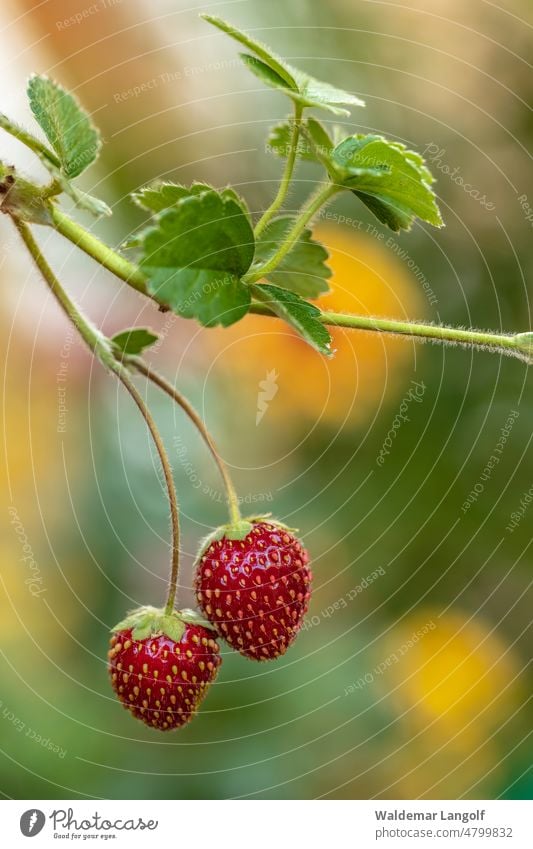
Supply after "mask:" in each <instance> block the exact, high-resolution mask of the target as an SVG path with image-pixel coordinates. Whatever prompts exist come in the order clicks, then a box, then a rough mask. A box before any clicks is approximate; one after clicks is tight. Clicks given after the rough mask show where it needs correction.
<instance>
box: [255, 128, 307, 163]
mask: <svg viewBox="0 0 533 849" xmlns="http://www.w3.org/2000/svg"><path fill="white" fill-rule="evenodd" d="M292 128H293V124H292V121H283V123H282V124H277V125H276V126H275V127H272V129H271V130H270V135H269V137H268V142H267V149H268V150H269V152H270V153H274V154H275V155H276V156H279V157H280V158H281V159H287V157H288V155H289V153H290V152H291V149H292ZM296 156H298V158H299V159H304V160H306V161H307V162H317V161H318V160H317V158H316V154H315V150H314V148H313V146H312V145H311V144H310V142H309V141H308V140H307V139H306V138H305V137H304V136H302V135H300V136H299V137H298V144H297V145H296Z"/></svg>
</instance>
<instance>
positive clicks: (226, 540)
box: [195, 517, 312, 660]
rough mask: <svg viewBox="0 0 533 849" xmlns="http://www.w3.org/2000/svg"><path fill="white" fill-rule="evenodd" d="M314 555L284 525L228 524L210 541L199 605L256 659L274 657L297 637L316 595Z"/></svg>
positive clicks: (200, 572)
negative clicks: (313, 592) (312, 567)
mask: <svg viewBox="0 0 533 849" xmlns="http://www.w3.org/2000/svg"><path fill="white" fill-rule="evenodd" d="M308 560H309V557H308V554H307V551H306V550H305V548H303V546H302V544H301V543H300V542H299V541H298V540H297V539H296V537H294V536H293V534H292V533H291V532H290V531H289V530H288V529H287V528H285V527H284V526H283V525H281V524H280V523H277V522H275V521H274V520H268V519H265V518H263V517H259V518H257V519H250V520H243V521H241V522H239V523H238V524H237V525H234V526H228V525H225V526H223V527H221V528H219V529H218V530H217V531H215V533H214V534H212V535H211V536H210V537H209V538H208V539H207V540H206V542H205V543H204V545H203V547H202V553H201V554H200V555H199V560H198V567H197V573H196V579H195V585H196V596H197V599H198V604H199V605H200V608H201V609H202V611H203V613H204V614H205V616H206V617H207V618H208V619H209V621H210V622H211V623H212V625H213V626H214V627H215V628H216V629H217V631H218V633H219V635H220V636H221V637H223V638H224V639H225V640H227V641H228V643H229V644H230V645H231V646H232V647H233V648H234V649H236V650H237V651H239V652H241V654H244V655H246V657H249V658H252V659H253V660H273V659H274V658H276V657H279V656H280V655H282V654H284V653H285V652H286V651H287V649H288V647H289V646H290V644H291V643H292V642H293V640H294V639H295V637H296V634H297V633H298V630H299V628H300V626H301V624H302V620H303V617H304V616H305V614H306V612H307V607H308V604H309V598H310V595H311V580H312V574H311V570H310V569H309V568H308V566H307V563H308Z"/></svg>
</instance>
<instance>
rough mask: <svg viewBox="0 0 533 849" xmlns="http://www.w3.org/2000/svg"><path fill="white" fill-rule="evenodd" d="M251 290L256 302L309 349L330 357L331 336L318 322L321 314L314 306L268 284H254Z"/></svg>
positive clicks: (285, 290) (292, 293)
mask: <svg viewBox="0 0 533 849" xmlns="http://www.w3.org/2000/svg"><path fill="white" fill-rule="evenodd" d="M251 288H252V290H253V294H254V296H255V297H256V298H257V300H258V301H261V302H262V303H263V304H266V306H268V307H269V308H270V309H271V310H272V312H274V313H275V314H276V315H277V316H279V318H282V319H283V320H284V321H286V322H287V323H288V324H289V325H290V326H291V327H292V328H293V329H294V330H296V332H297V333H299V334H300V336H302V338H303V339H305V341H306V342H307V343H308V344H309V345H311V347H313V348H315V349H316V350H317V351H320V353H321V354H326V355H327V356H331V354H332V350H331V336H330V335H329V331H328V329H327V327H325V326H324V325H323V324H322V322H321V321H320V320H319V316H320V315H321V312H320V310H319V309H318V308H317V307H315V305H314V304H310V303H308V301H304V300H303V298H300V296H299V295H296V294H295V293H294V292H289V291H287V289H280V288H279V286H272V285H271V284H270V283H262V284H260V285H259V284H257V283H255V284H254V285H253V286H252V287H251Z"/></svg>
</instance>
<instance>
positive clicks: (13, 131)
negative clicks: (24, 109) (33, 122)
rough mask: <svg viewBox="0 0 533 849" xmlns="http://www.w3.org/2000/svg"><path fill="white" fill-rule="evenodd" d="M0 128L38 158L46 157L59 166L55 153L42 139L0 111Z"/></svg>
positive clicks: (55, 165)
mask: <svg viewBox="0 0 533 849" xmlns="http://www.w3.org/2000/svg"><path fill="white" fill-rule="evenodd" d="M0 129H2V130H5V131H6V133H9V134H10V135H12V136H13V137H14V138H16V139H18V141H20V142H22V144H25V145H26V147H28V148H29V149H30V150H32V151H33V153H35V154H36V155H37V156H38V157H39V158H40V159H46V160H47V161H48V162H50V163H51V164H52V165H53V166H54V167H55V168H60V166H61V163H60V161H59V159H58V158H57V156H56V155H55V153H52V151H51V150H49V149H48V148H47V147H46V145H45V144H43V143H42V141H39V139H38V138H36V137H35V136H34V135H33V134H32V133H29V132H28V131H27V130H25V129H24V127H19V125H18V124H15V123H14V122H13V121H11V120H10V119H9V118H8V117H7V115H4V114H3V113H2V112H0Z"/></svg>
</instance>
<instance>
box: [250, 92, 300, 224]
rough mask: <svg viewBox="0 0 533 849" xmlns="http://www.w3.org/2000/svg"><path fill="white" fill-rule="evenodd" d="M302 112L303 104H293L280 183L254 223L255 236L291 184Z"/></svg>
mask: <svg viewBox="0 0 533 849" xmlns="http://www.w3.org/2000/svg"><path fill="white" fill-rule="evenodd" d="M302 112H303V106H302V105H301V104H300V103H295V104H294V118H293V125H292V133H291V140H290V146H289V151H288V155H287V162H286V163H285V170H284V172H283V176H282V178H281V183H280V185H279V189H278V192H277V195H276V197H275V198H274V200H273V201H272V204H271V205H270V206H269V208H268V209H267V210H266V212H265V213H264V214H263V216H262V217H261V218H260V219H259V221H258V222H257V224H256V227H255V230H254V233H255V236H256V238H257V237H259V236H260V235H261V233H262V232H263V230H264V229H265V228H266V226H267V224H268V223H269V222H270V221H271V220H272V218H273V217H274V216H275V214H276V213H277V212H278V210H280V209H281V207H282V206H283V204H284V202H285V198H286V197H287V194H288V192H289V187H290V184H291V179H292V174H293V171H294V165H295V162H296V154H297V151H298V140H299V137H300V128H301V123H302Z"/></svg>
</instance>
